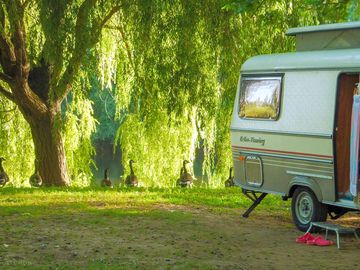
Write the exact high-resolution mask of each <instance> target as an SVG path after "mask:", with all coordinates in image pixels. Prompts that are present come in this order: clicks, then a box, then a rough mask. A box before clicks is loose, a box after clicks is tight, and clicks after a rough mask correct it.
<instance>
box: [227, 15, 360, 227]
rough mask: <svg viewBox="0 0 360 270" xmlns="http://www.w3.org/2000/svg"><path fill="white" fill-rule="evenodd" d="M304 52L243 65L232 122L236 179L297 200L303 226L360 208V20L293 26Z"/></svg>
mask: <svg viewBox="0 0 360 270" xmlns="http://www.w3.org/2000/svg"><path fill="white" fill-rule="evenodd" d="M287 35H289V36H295V38H296V52H292V53H284V54H271V55H261V56H255V57H252V58H250V59H249V60H247V61H246V62H245V63H244V64H243V66H242V68H241V76H240V80H239V86H238V89H237V94H236V99H235V104H234V111H233V116H232V122H231V143H232V153H233V161H234V173H235V184H236V185H238V186H240V187H242V189H243V192H244V194H245V195H247V196H248V197H249V198H251V199H252V200H253V201H254V204H253V205H252V206H251V207H250V208H249V209H248V211H247V212H246V213H245V214H244V216H245V217H246V216H248V215H249V213H250V212H251V211H252V210H253V209H254V208H255V207H256V205H257V204H259V203H260V202H261V200H262V199H263V198H264V197H265V196H266V195H267V194H278V195H281V196H282V197H283V198H284V199H287V198H291V199H292V207H291V208H292V216H293V220H294V222H295V224H296V226H297V227H298V229H300V230H301V231H306V230H307V229H308V227H309V226H310V223H311V222H313V221H325V220H326V218H327V216H328V215H330V217H331V218H333V219H336V218H338V217H340V216H342V215H343V214H345V213H346V212H348V211H354V210H359V209H360V201H358V198H359V196H358V190H359V188H358V187H357V185H358V171H359V169H358V161H359V158H358V157H359V151H358V150H359V128H360V125H359V123H358V122H359V121H360V120H359V118H360V117H359V114H360V108H359V99H360V96H359V94H360V93H359V88H360V87H358V84H359V76H360V22H353V23H341V24H329V25H320V26H311V27H301V28H294V29H290V30H289V31H288V32H287Z"/></svg>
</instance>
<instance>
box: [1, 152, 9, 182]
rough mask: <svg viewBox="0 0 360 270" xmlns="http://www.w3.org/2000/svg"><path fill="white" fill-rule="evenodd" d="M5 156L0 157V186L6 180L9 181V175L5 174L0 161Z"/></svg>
mask: <svg viewBox="0 0 360 270" xmlns="http://www.w3.org/2000/svg"><path fill="white" fill-rule="evenodd" d="M4 160H5V158H3V157H0V187H3V186H5V184H6V183H7V182H9V176H8V175H7V174H6V172H5V170H4V167H3V165H2V162H3V161H4Z"/></svg>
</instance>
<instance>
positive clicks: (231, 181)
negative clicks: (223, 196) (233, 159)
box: [225, 167, 234, 187]
mask: <svg viewBox="0 0 360 270" xmlns="http://www.w3.org/2000/svg"><path fill="white" fill-rule="evenodd" d="M232 171H233V167H231V168H230V171H229V178H228V179H227V180H226V181H225V187H233V186H234V176H233V175H232Z"/></svg>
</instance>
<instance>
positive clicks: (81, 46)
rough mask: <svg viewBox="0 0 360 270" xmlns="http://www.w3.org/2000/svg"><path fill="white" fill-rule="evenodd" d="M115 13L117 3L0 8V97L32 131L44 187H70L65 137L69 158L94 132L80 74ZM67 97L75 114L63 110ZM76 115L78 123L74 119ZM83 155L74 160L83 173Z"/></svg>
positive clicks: (42, 2)
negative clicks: (6, 101) (86, 126)
mask: <svg viewBox="0 0 360 270" xmlns="http://www.w3.org/2000/svg"><path fill="white" fill-rule="evenodd" d="M119 9H120V5H119V3H116V1H97V0H85V1H80V0H79V1H66V0H59V1H50V0H38V1H35V0H23V1H22V0H2V1H1V2H0V64H1V73H0V79H1V82H2V83H1V85H0V93H1V94H2V96H3V97H5V98H7V99H8V100H10V101H12V102H13V103H14V104H16V106H17V108H18V110H19V111H20V113H21V114H22V116H23V118H24V120H25V121H26V122H27V124H28V127H29V128H30V132H31V138H32V141H33V145H34V153H35V159H36V164H37V167H38V170H39V173H40V175H41V177H42V178H43V183H44V184H45V185H59V186H64V185H69V174H68V168H67V162H66V156H65V149H64V135H65V134H67V133H71V131H73V132H75V133H76V134H68V135H70V136H71V135H72V137H71V138H70V139H69V141H68V144H67V145H68V150H69V151H68V154H69V155H73V153H71V151H72V150H74V149H73V148H76V146H77V145H76V140H79V138H80V139H81V138H82V137H83V138H84V136H85V141H87V139H86V136H87V135H88V134H89V133H91V132H92V130H93V129H92V127H91V126H92V123H89V121H90V122H91V104H89V102H88V101H85V99H86V95H83V94H82V92H83V91H84V90H86V89H84V86H85V85H86V76H83V75H84V74H83V72H82V71H86V72H87V71H89V70H90V69H91V68H89V67H88V65H89V63H90V62H91V56H92V55H91V49H93V48H94V46H95V45H96V43H97V42H98V41H99V37H100V34H101V30H102V28H103V27H104V25H105V24H106V23H107V22H108V21H109V19H110V18H111V17H112V15H113V14H114V13H116V12H117V11H118V10H119ZM86 72H85V73H86ZM71 94H72V95H73V101H74V102H73V106H76V108H71V107H72V106H71V105H70V106H63V104H64V101H66V99H67V98H68V97H69V96H71ZM62 108H64V112H65V113H62ZM75 115H76V116H80V118H79V119H74V116H75ZM82 117H83V118H84V119H82ZM82 120H83V121H84V122H85V123H86V124H88V126H90V128H88V129H87V130H85V134H82V133H81V132H82V131H84V130H83V129H84V128H82V124H79V122H82ZM69 126H70V129H71V131H69ZM12 136H14V137H15V136H16V137H17V134H16V133H14V134H13V135H12ZM74 138H75V139H74ZM18 139H19V138H18ZM74 141H75V143H74ZM87 149H89V147H88V148H87ZM90 152H91V150H90ZM84 154H85V156H86V155H87V154H88V153H79V154H78V155H77V156H76V157H74V162H76V163H77V164H76V167H77V169H78V170H82V169H84V168H82V169H81V167H84V166H81V165H82V163H81V158H82V156H83V155H84ZM75 155H76V154H75ZM79 167H80V168H79ZM86 170H87V171H88V170H89V169H86V168H85V171H83V173H86Z"/></svg>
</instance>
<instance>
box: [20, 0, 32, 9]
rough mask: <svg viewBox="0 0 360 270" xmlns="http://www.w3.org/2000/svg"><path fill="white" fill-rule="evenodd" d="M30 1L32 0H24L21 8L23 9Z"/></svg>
mask: <svg viewBox="0 0 360 270" xmlns="http://www.w3.org/2000/svg"><path fill="white" fill-rule="evenodd" d="M32 1H33V0H25V1H24V2H23V4H22V9H23V10H25V9H26V8H27V6H28V5H29V4H30V3H31V2H32Z"/></svg>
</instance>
